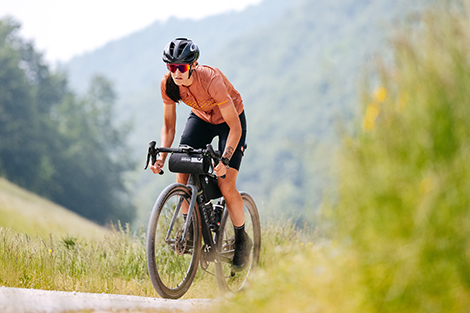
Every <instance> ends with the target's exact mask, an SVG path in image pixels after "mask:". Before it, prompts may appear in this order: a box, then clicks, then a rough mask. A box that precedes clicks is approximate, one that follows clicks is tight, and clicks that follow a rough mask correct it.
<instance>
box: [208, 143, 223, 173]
mask: <svg viewBox="0 0 470 313" xmlns="http://www.w3.org/2000/svg"><path fill="white" fill-rule="evenodd" d="M206 148H207V152H209V155H210V156H211V158H212V159H214V161H215V162H216V164H219V162H220V152H219V153H216V152H215V151H214V148H213V147H212V145H211V144H210V143H209V144H207V145H206ZM219 177H220V178H222V179H225V177H227V175H222V176H219Z"/></svg>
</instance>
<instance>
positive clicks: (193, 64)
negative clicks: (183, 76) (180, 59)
mask: <svg viewBox="0 0 470 313" xmlns="http://www.w3.org/2000/svg"><path fill="white" fill-rule="evenodd" d="M196 65H197V62H193V63H192V64H191V67H190V68H189V74H188V79H189V78H191V74H192V73H193V66H196Z"/></svg>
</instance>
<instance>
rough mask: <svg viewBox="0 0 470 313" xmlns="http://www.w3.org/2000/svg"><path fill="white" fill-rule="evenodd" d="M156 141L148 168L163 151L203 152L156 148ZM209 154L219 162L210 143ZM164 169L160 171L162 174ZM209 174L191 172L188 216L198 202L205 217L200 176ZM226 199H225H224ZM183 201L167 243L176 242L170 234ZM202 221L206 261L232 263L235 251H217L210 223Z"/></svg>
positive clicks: (174, 218)
mask: <svg viewBox="0 0 470 313" xmlns="http://www.w3.org/2000/svg"><path fill="white" fill-rule="evenodd" d="M155 145H156V143H155V141H152V142H151V143H150V147H149V153H148V156H147V163H146V167H145V168H147V165H148V162H149V159H150V157H151V158H152V164H153V163H155V160H156V156H157V154H158V153H160V152H163V153H180V152H187V151H192V152H201V151H202V150H201V149H192V148H191V149H189V148H187V147H183V148H155ZM206 151H207V152H208V154H209V155H210V157H211V158H212V159H213V160H214V161H216V162H218V160H219V159H218V158H219V156H218V155H217V153H216V152H214V150H213V149H212V146H211V145H208V146H207V150H206ZM162 173H163V171H162V172H161V173H160V174H162ZM205 175H207V174H199V175H197V174H190V176H189V180H188V183H187V184H186V186H187V187H188V188H190V189H191V201H190V204H189V209H188V215H187V216H192V214H193V213H194V208H195V205H196V203H197V204H198V206H197V207H198V209H199V213H200V216H202V217H204V212H203V208H202V207H203V204H204V203H206V202H207V201H208V200H207V199H204V195H203V192H201V191H203V188H202V186H201V183H200V181H199V176H205ZM223 201H224V200H223ZM182 203H183V201H182V199H181V200H180V201H179V203H178V204H177V208H176V209H175V213H174V214H173V217H172V220H171V222H170V226H169V228H168V231H167V235H166V238H165V242H166V243H167V244H172V243H174V241H175V240H174V239H169V238H170V234H171V232H172V230H173V228H174V225H175V223H176V218H177V216H178V214H179V212H180V210H181V205H182ZM225 210H226V209H225ZM190 221H191V219H190V218H189V219H187V220H186V222H185V226H184V229H183V234H182V238H183V239H184V240H186V238H187V237H186V236H187V234H188V230H189V226H190ZM200 221H201V233H202V238H203V239H204V245H203V248H205V249H204V251H203V254H202V256H203V258H204V260H205V261H208V262H219V261H220V262H226V263H231V259H232V257H233V253H234V252H233V251H229V252H223V253H222V252H220V251H217V245H216V243H215V241H214V236H213V234H212V232H211V230H210V228H209V225H207V222H206V219H205V218H201V219H200ZM226 255H228V256H226Z"/></svg>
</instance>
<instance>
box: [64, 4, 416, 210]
mask: <svg viewBox="0 0 470 313" xmlns="http://www.w3.org/2000/svg"><path fill="white" fill-rule="evenodd" d="M288 3H289V4H287V2H285V1H278V0H265V1H263V2H262V3H261V4H260V5H259V6H254V7H251V8H249V9H247V10H245V11H243V12H240V13H232V14H227V15H222V16H216V17H211V18H207V19H204V20H201V21H191V20H169V21H168V22H166V23H156V24H155V25H152V26H151V27H149V28H147V29H145V30H143V31H141V32H138V33H135V34H132V35H130V36H128V37H127V38H124V39H122V40H119V41H116V42H113V43H110V44H109V45H107V46H105V47H103V48H102V49H99V50H97V51H95V52H93V53H90V54H88V55H84V56H82V57H79V58H77V59H74V60H72V61H71V62H70V63H69V64H67V65H66V66H67V68H68V69H69V73H70V77H71V83H72V85H73V86H76V88H77V89H78V90H79V89H80V88H81V87H80V85H81V84H80V83H79V81H80V80H83V78H84V77H86V75H85V74H84V72H83V71H85V70H86V71H93V70H96V71H101V73H103V74H105V75H106V76H108V77H110V78H111V79H112V80H113V81H114V82H115V85H116V86H117V92H118V94H119V96H120V100H119V101H118V111H119V112H120V116H121V117H123V118H124V117H127V118H128V117H132V118H133V119H134V124H135V129H134V131H133V132H132V134H130V136H129V144H130V145H131V146H132V147H133V150H134V151H135V155H134V157H135V158H142V161H143V157H144V153H145V150H144V149H145V147H146V145H147V143H148V142H149V141H150V140H153V139H157V140H158V139H159V136H160V129H161V124H162V118H161V107H160V105H161V99H160V94H159V82H160V79H161V77H162V75H163V73H164V72H165V68H164V66H163V64H162V62H161V59H160V55H161V52H160V51H161V50H162V48H163V47H164V45H165V44H166V43H167V42H168V41H169V40H171V39H173V38H174V37H176V36H187V37H189V38H191V39H193V40H195V42H196V43H198V45H199V46H200V48H201V51H202V52H201V58H200V63H201V64H211V65H214V66H216V67H219V68H220V69H221V70H222V71H223V72H224V73H225V74H226V76H227V77H228V78H229V79H230V80H231V81H232V83H233V84H234V86H235V87H236V88H237V90H239V91H240V93H241V94H242V97H243V100H244V103H245V109H246V112H247V118H248V145H249V149H248V151H247V153H246V157H245V159H244V162H243V165H242V171H241V173H240V178H239V188H240V189H244V190H247V191H249V192H250V193H252V194H253V195H254V197H255V199H257V201H258V203H259V204H260V209H261V211H262V212H264V213H266V214H267V213H269V214H271V213H274V212H276V213H283V214H287V215H288V216H295V217H299V216H300V217H301V218H302V219H303V218H305V217H306V216H307V215H310V214H311V212H313V211H314V210H313V209H314V208H316V207H317V206H318V204H319V203H320V202H321V199H322V195H323V193H324V190H325V189H326V188H329V187H330V186H331V184H332V182H333V180H332V178H331V171H332V170H333V166H332V163H331V162H332V160H333V159H334V154H335V149H336V145H337V143H338V139H339V136H338V129H341V130H342V131H344V130H347V129H348V128H349V125H350V123H351V122H352V121H353V119H354V118H355V117H356V116H357V111H358V105H357V103H358V101H357V100H358V98H359V94H358V92H357V89H358V87H359V85H360V83H359V79H360V77H361V74H362V72H363V70H364V68H365V67H366V66H367V64H368V63H370V62H371V61H373V56H374V55H375V54H376V53H378V52H381V53H384V52H385V51H386V50H387V49H388V48H387V44H386V43H387V36H388V35H389V33H390V31H391V30H392V29H393V26H392V25H393V23H395V22H396V21H397V20H399V19H401V18H403V17H404V16H406V14H407V12H409V10H410V9H411V5H410V4H408V3H407V2H406V1H401V0H399V1H394V2H391V1H388V0H378V1H367V0H361V1H353V0H333V1H329V2H321V1H315V0H299V1H290V2H288ZM214 25H217V26H219V25H220V27H214ZM225 26H227V27H225ZM228 26H229V27H228ZM106 60H112V62H109V64H108V61H106ZM104 64H108V65H107V66H105V65H104ZM79 69H80V70H79ZM178 115H179V120H178V125H177V131H181V130H182V128H183V124H184V122H185V120H186V115H187V108H185V106H184V105H181V106H179V107H178ZM149 116H152V117H151V118H149ZM178 138H179V134H177V135H176V140H178ZM138 171H142V170H141V168H140V166H139V168H138ZM136 181H137V184H135V199H136V201H137V202H138V203H137V205H138V206H139V207H140V208H149V207H151V203H152V202H153V200H154V199H155V197H156V196H157V195H158V191H159V190H162V188H163V187H164V186H165V184H166V183H167V182H168V181H170V179H169V178H167V179H160V178H159V179H154V177H152V178H151V175H146V174H138V173H136ZM149 184H150V186H149ZM146 210H147V209H146ZM147 215H148V212H145V213H143V215H142V212H141V214H140V216H141V217H142V216H144V217H145V216H147Z"/></svg>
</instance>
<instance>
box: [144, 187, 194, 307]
mask: <svg viewBox="0 0 470 313" xmlns="http://www.w3.org/2000/svg"><path fill="white" fill-rule="evenodd" d="M178 201H185V202H186V203H187V204H188V206H189V203H190V201H191V192H190V189H189V188H187V187H186V186H185V185H182V184H178V183H174V184H171V185H169V186H168V187H167V188H165V189H164V190H163V191H162V193H161V194H160V196H159V197H158V199H157V201H156V202H155V205H154V207H153V210H152V214H151V216H150V221H149V226H148V231H147V267H148V272H149V276H150V280H151V282H152V285H153V287H154V288H155V290H156V291H157V293H158V294H159V295H160V296H161V297H163V298H167V299H178V298H180V297H182V296H183V295H184V294H185V293H186V292H187V291H188V289H189V287H190V286H191V284H192V282H193V280H194V277H195V275H196V271H197V267H198V264H199V258H200V254H201V236H200V227H201V226H200V225H201V224H200V216H199V211H198V210H197V207H195V208H194V211H193V214H192V223H193V227H192V230H193V231H192V233H193V248H192V249H189V248H187V247H184V246H182V245H178V244H177V243H175V242H176V240H177V239H176V238H177V237H178V236H181V234H182V230H183V227H184V219H183V215H182V213H181V210H177V207H178ZM179 203H181V202H179ZM196 206H197V204H196ZM175 211H176V212H177V214H176V218H175V224H174V227H173V228H172V231H171V233H169V229H170V225H171V223H170V222H171V220H172V219H173V215H174V213H175ZM194 226H196V227H194ZM167 234H168V235H167ZM166 238H168V239H169V240H166ZM171 241H173V242H174V243H173V244H171ZM182 247H184V248H182ZM181 248H182V249H181ZM177 251H179V253H177ZM183 251H184V252H183Z"/></svg>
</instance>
